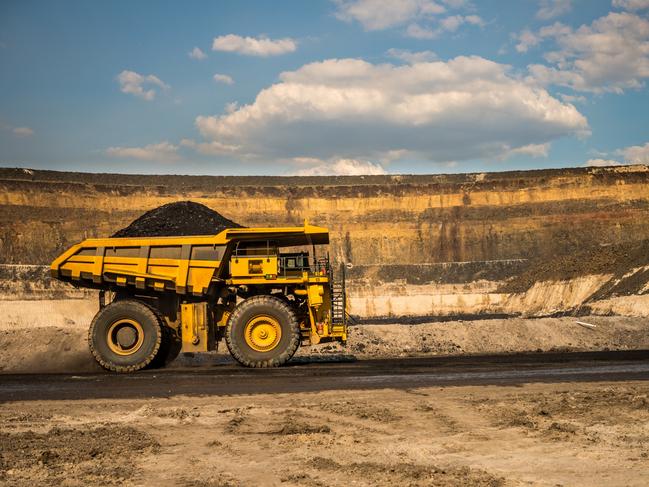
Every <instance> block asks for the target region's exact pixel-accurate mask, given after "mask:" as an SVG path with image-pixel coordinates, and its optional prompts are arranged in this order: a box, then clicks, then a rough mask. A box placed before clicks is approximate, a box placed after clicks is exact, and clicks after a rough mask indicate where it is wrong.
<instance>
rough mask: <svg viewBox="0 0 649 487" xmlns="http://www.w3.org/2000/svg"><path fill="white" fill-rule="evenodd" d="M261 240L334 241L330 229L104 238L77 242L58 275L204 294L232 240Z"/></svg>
mask: <svg viewBox="0 0 649 487" xmlns="http://www.w3.org/2000/svg"><path fill="white" fill-rule="evenodd" d="M259 238H268V239H274V240H276V241H278V242H279V243H280V244H283V245H287V246H288V245H301V244H305V243H313V244H321V243H328V241H329V237H328V232H327V230H326V229H325V228H321V227H316V226H313V225H308V224H307V223H305V224H304V226H302V227H283V228H236V229H228V230H224V231H222V232H221V233H219V234H217V235H212V236H190V237H146V238H98V239H87V240H84V241H83V242H81V243H79V244H77V245H73V246H72V247H70V249H68V250H67V251H66V252H64V253H63V254H61V255H60V256H59V257H58V258H57V259H56V260H54V262H52V266H51V273H52V277H54V278H56V279H60V280H62V281H68V282H71V283H73V284H75V285H79V286H83V287H89V288H97V289H107V288H110V287H115V286H118V287H134V288H136V289H141V290H154V291H165V290H168V291H174V292H176V293H178V294H193V295H196V296H200V295H203V294H205V293H206V292H207V290H208V287H209V285H210V282H211V281H212V280H213V279H214V278H215V277H217V275H218V272H217V270H218V269H219V267H220V265H221V261H222V260H223V258H224V255H225V254H226V249H227V248H228V244H229V243H230V242H234V241H241V240H253V239H259Z"/></svg>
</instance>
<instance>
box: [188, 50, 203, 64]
mask: <svg viewBox="0 0 649 487" xmlns="http://www.w3.org/2000/svg"><path fill="white" fill-rule="evenodd" d="M187 55H188V56H189V57H190V58H192V59H197V60H198V61H202V60H203V59H205V58H206V57H207V54H205V53H204V52H203V51H202V50H201V49H200V48H198V47H195V48H194V49H192V50H191V51H189V52H188V53H187Z"/></svg>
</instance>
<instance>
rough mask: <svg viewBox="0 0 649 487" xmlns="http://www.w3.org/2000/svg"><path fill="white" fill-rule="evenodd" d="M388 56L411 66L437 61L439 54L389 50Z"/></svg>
mask: <svg viewBox="0 0 649 487" xmlns="http://www.w3.org/2000/svg"><path fill="white" fill-rule="evenodd" d="M385 54H386V55H387V56H389V57H391V58H394V59H399V60H401V61H404V62H406V63H409V64H414V63H422V62H428V61H435V60H436V59H437V54H435V53H434V52H433V51H417V52H413V51H409V50H407V49H394V48H392V49H388V50H387V51H386V53H385Z"/></svg>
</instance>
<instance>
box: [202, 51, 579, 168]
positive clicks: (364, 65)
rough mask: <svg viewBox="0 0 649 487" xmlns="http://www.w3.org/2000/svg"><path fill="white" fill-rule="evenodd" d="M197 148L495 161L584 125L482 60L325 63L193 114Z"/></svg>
mask: <svg viewBox="0 0 649 487" xmlns="http://www.w3.org/2000/svg"><path fill="white" fill-rule="evenodd" d="M196 126H197V128H198V129H199V131H200V132H201V134H202V135H203V136H204V137H205V139H206V141H207V142H206V143H207V144H210V143H215V144H218V150H223V149H224V148H227V147H235V148H236V149H233V150H232V152H233V153H235V154H238V155H245V156H249V157H263V158H267V159H273V158H274V159H292V158H296V157H311V158H318V159H322V160H327V161H330V160H333V159H336V160H337V159H354V160H365V161H367V160H370V161H371V160H374V161H376V160H383V159H387V158H389V157H393V158H394V156H391V155H394V154H403V153H405V152H407V153H408V154H409V155H410V156H411V157H418V158H421V159H427V160H430V161H436V162H446V161H462V160H468V159H475V158H486V157H502V156H503V155H505V154H508V153H510V152H511V151H515V150H517V149H519V150H523V149H522V148H524V147H525V146H531V145H532V146H534V145H539V144H540V145H542V144H546V143H548V142H550V141H552V140H554V139H556V138H559V137H562V136H569V135H575V134H577V135H584V134H587V133H588V123H587V121H586V118H585V117H584V116H583V115H581V114H580V113H579V112H578V111H577V109H576V108H575V107H574V106H573V105H570V104H564V103H562V102H561V101H559V100H558V99H556V98H554V97H552V96H551V95H550V94H549V93H548V92H547V91H546V90H545V89H543V88H541V87H538V86H535V85H531V84H528V83H526V82H524V81H522V80H520V79H518V78H517V77H515V76H513V75H512V74H510V73H509V68H508V67H507V66H505V65H502V64H498V63H495V62H492V61H489V60H487V59H484V58H481V57H476V56H473V57H464V56H460V57H457V58H455V59H452V60H449V61H447V62H443V61H437V62H429V63H424V62H421V63H414V64H410V65H400V66H394V65H391V64H378V65H375V64H371V63H368V62H365V61H362V60H358V59H330V60H325V61H322V62H316V63H311V64H307V65H305V66H303V67H301V68H300V69H298V70H296V71H289V72H284V73H282V74H281V76H280V82H278V83H276V84H274V85H272V86H270V87H268V88H266V89H264V90H262V91H261V92H260V93H259V94H258V95H257V97H256V99H255V100H254V102H252V103H251V104H249V105H243V106H240V107H236V109H234V110H233V111H231V112H230V113H225V114H222V115H215V116H199V117H197V119H196Z"/></svg>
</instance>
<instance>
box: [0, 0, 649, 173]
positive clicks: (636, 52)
mask: <svg viewBox="0 0 649 487" xmlns="http://www.w3.org/2000/svg"><path fill="white" fill-rule="evenodd" d="M0 67H1V69H0V166H3V167H24V168H34V169H53V170H65V171H88V172H120V173H136V174H205V175H330V174H354V175H355V174H358V175H368V174H384V173H388V174H436V173H458V172H482V171H505V170H518V169H540V168H557V167H578V166H604V165H619V164H638V163H641V164H647V163H649V93H648V92H647V87H646V83H647V81H648V80H649V0H484V1H479V0H471V1H469V0H434V1H433V0H392V1H391V0H309V1H308V2H305V1H279V0H278V1H241V0H240V1H191V0H187V1H183V2H180V1H177V2H171V1H148V0H139V1H137V2H133V1H126V0H124V1H120V0H113V1H110V2H102V1H98V0H97V1H65V0H63V1H58V2H51V1H31V0H4V1H3V2H1V3H0Z"/></svg>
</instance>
